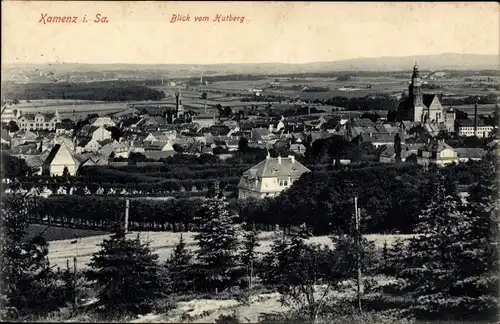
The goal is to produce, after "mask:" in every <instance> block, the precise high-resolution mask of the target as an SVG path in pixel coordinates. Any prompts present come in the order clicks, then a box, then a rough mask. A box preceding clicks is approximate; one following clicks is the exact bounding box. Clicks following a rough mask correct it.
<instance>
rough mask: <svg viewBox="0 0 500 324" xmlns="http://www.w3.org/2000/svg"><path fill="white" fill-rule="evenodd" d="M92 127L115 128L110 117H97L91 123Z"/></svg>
mask: <svg viewBox="0 0 500 324" xmlns="http://www.w3.org/2000/svg"><path fill="white" fill-rule="evenodd" d="M92 126H93V127H105V126H107V127H115V126H116V123H115V122H114V121H113V120H112V119H111V118H110V117H98V118H97V119H96V120H95V121H94V122H93V123H92Z"/></svg>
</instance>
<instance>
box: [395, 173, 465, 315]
mask: <svg viewBox="0 0 500 324" xmlns="http://www.w3.org/2000/svg"><path fill="white" fill-rule="evenodd" d="M449 187H450V186H446V187H445V179H444V177H439V180H438V181H437V183H436V184H435V187H434V195H433V199H432V200H431V201H430V203H429V205H428V208H427V209H426V210H423V211H422V213H421V215H420V217H419V224H418V225H417V227H416V230H415V232H416V234H418V235H416V236H415V237H414V238H412V239H410V242H409V244H408V250H407V258H406V262H405V266H406V267H405V269H404V270H402V271H399V273H397V276H398V277H399V278H401V279H403V280H404V284H402V286H401V288H402V290H403V291H406V292H407V294H408V297H409V299H408V300H409V310H410V311H411V312H412V313H413V314H414V315H415V316H417V317H418V318H426V317H429V318H432V319H437V318H440V317H441V318H447V317H448V316H450V315H452V314H454V313H455V314H456V312H457V311H459V309H457V308H456V307H455V306H454V305H453V304H454V303H455V301H454V298H453V297H452V294H451V291H450V287H451V285H452V284H453V283H454V281H455V278H454V276H455V274H456V268H457V266H458V265H457V263H456V260H454V259H453V256H452V254H451V248H450V247H451V246H452V245H453V244H456V243H457V242H456V240H457V239H460V236H461V234H460V233H458V225H459V224H460V222H462V221H463V219H464V213H463V210H462V208H461V200H460V198H459V197H458V195H457V194H456V193H455V192H453V190H452V188H449ZM462 239H463V238H462Z"/></svg>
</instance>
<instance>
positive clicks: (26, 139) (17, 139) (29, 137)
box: [11, 130, 39, 146]
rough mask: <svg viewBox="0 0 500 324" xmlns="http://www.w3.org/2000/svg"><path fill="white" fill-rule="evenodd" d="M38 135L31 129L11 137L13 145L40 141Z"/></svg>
mask: <svg viewBox="0 0 500 324" xmlns="http://www.w3.org/2000/svg"><path fill="white" fill-rule="evenodd" d="M38 137H39V136H38V135H37V134H35V133H33V132H32V131H29V130H24V131H19V132H17V133H15V134H14V136H13V137H12V138H11V146H17V145H22V144H32V143H38Z"/></svg>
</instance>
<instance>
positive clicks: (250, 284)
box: [249, 222, 255, 289]
mask: <svg viewBox="0 0 500 324" xmlns="http://www.w3.org/2000/svg"><path fill="white" fill-rule="evenodd" d="M252 230H253V231H255V222H254V223H253V226H252ZM252 285H253V257H252V258H251V259H250V280H249V288H250V289H252Z"/></svg>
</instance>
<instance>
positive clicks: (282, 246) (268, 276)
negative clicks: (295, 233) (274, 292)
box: [262, 229, 290, 286]
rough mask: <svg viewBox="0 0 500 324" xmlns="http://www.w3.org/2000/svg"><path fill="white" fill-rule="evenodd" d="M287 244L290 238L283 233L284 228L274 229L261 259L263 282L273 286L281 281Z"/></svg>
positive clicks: (285, 260)
mask: <svg viewBox="0 0 500 324" xmlns="http://www.w3.org/2000/svg"><path fill="white" fill-rule="evenodd" d="M289 245H290V238H289V237H288V236H286V235H285V232H284V229H283V230H276V231H275V232H274V239H273V241H272V243H271V248H270V250H269V252H267V253H266V254H265V255H264V257H263V259H262V265H263V271H262V280H263V282H264V283H265V284H267V285H269V286H275V285H278V284H279V283H281V282H282V280H281V277H282V276H283V273H284V267H285V265H286V262H287V251H288V249H289Z"/></svg>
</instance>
